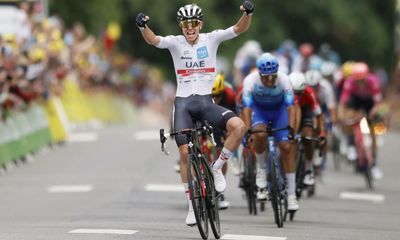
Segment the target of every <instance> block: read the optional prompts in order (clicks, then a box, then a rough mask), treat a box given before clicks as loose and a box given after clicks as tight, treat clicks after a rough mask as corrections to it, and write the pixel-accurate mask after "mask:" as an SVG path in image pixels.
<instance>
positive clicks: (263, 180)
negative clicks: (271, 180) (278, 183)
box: [256, 168, 267, 188]
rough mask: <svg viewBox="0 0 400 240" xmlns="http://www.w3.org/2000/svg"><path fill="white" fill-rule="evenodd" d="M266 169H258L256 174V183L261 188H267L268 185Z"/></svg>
mask: <svg viewBox="0 0 400 240" xmlns="http://www.w3.org/2000/svg"><path fill="white" fill-rule="evenodd" d="M266 171H267V170H266V169H263V168H260V169H258V170H257V175H256V185H257V187H259V188H266V187H267V174H266Z"/></svg>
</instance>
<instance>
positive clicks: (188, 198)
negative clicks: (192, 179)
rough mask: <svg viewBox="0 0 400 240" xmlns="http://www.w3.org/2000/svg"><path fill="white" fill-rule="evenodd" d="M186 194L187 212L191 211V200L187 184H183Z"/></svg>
mask: <svg viewBox="0 0 400 240" xmlns="http://www.w3.org/2000/svg"><path fill="white" fill-rule="evenodd" d="M183 185H184V187H185V192H186V199H187V200H188V205H189V210H191V209H193V206H192V200H190V192H189V184H188V183H183Z"/></svg>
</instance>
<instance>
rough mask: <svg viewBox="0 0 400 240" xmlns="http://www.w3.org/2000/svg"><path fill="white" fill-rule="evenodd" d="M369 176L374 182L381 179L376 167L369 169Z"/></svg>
mask: <svg viewBox="0 0 400 240" xmlns="http://www.w3.org/2000/svg"><path fill="white" fill-rule="evenodd" d="M371 174H372V178H373V179H375V180H380V179H382V178H383V172H382V171H381V170H380V169H379V168H378V167H377V166H374V167H372V168H371Z"/></svg>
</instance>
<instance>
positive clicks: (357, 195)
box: [340, 192, 385, 202]
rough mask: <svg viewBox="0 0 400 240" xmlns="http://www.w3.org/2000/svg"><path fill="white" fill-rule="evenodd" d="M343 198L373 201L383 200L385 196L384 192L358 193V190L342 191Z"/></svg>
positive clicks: (341, 196)
mask: <svg viewBox="0 0 400 240" xmlns="http://www.w3.org/2000/svg"><path fill="white" fill-rule="evenodd" d="M340 198H341V199H351V200H361V201H372V202H383V201H385V196H384V195H382V194H373V193H356V192H341V193H340Z"/></svg>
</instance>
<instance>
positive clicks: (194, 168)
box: [160, 121, 221, 239]
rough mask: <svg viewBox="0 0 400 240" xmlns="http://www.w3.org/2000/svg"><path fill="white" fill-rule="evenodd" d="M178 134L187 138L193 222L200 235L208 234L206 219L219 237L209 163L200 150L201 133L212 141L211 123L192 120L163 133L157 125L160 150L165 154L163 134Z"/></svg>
mask: <svg viewBox="0 0 400 240" xmlns="http://www.w3.org/2000/svg"><path fill="white" fill-rule="evenodd" d="M178 134H184V135H186V138H187V141H188V148H189V155H188V162H187V176H188V184H189V194H190V198H191V201H192V205H193V210H194V214H195V217H196V224H197V227H198V230H199V233H200V235H201V237H202V238H203V239H207V238H208V223H210V225H211V229H212V232H213V234H214V237H215V238H216V239H219V238H220V237H221V229H220V221H219V212H218V198H219V196H218V194H217V192H216V190H215V187H214V177H213V174H212V170H211V169H212V168H211V166H210V163H209V161H208V159H207V157H206V156H205V154H204V153H203V152H202V145H201V142H200V141H201V137H204V136H205V137H207V138H208V139H209V140H210V141H212V142H213V144H215V142H214V139H213V134H212V127H211V126H210V125H209V124H208V122H207V121H205V122H204V123H199V122H195V124H194V127H193V128H190V129H183V130H181V131H177V132H172V133H169V134H164V129H160V142H161V151H162V152H164V153H165V154H167V155H168V154H169V153H168V151H167V150H166V149H165V145H164V144H165V141H166V140H167V138H166V136H175V135H178Z"/></svg>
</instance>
